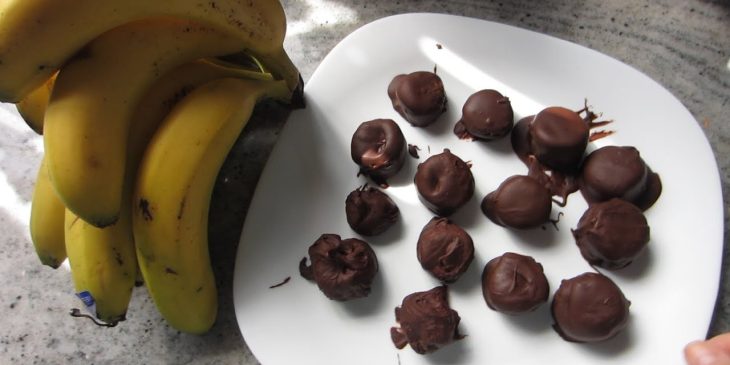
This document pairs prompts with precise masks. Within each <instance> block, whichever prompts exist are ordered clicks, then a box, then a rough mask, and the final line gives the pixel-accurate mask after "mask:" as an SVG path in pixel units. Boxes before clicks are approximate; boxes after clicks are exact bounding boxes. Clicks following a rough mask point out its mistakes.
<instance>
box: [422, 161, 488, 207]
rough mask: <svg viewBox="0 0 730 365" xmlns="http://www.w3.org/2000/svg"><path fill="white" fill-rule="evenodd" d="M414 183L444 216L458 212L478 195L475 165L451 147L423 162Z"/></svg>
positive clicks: (424, 201)
mask: <svg viewBox="0 0 730 365" xmlns="http://www.w3.org/2000/svg"><path fill="white" fill-rule="evenodd" d="M414 182H415V184H416V190H418V197H419V198H420V199H421V202H422V203H423V204H424V205H425V206H426V207H427V208H428V209H430V210H431V211H432V212H434V213H436V214H437V215H439V216H442V217H446V216H449V215H451V214H452V213H454V212H455V211H456V210H457V209H459V208H460V207H461V206H463V205H464V204H466V202H467V201H468V200H469V199H470V198H471V197H472V195H474V176H473V175H472V173H471V168H470V167H469V165H467V164H466V162H464V161H462V160H461V159H460V158H459V157H457V156H456V155H454V154H452V153H451V151H449V150H448V149H444V152H442V153H439V154H437V155H433V156H431V157H429V158H428V159H427V160H426V161H424V162H423V163H421V164H419V165H418V169H417V170H416V177H415V178H414Z"/></svg>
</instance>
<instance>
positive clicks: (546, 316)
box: [502, 301, 557, 335]
mask: <svg viewBox="0 0 730 365" xmlns="http://www.w3.org/2000/svg"><path fill="white" fill-rule="evenodd" d="M502 316H503V318H504V320H505V321H507V322H509V323H510V324H512V326H513V327H515V328H516V329H518V330H520V331H522V332H529V333H530V334H538V333H542V332H545V331H549V330H551V328H552V323H553V317H552V315H551V314H550V302H549V301H548V302H547V303H544V304H542V305H541V306H540V307H539V308H537V309H535V310H534V311H532V312H529V313H523V314H520V315H509V314H502ZM556 335H557V333H556Z"/></svg>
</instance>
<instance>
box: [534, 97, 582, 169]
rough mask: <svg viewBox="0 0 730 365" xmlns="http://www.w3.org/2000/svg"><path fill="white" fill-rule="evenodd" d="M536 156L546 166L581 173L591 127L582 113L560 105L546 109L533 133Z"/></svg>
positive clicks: (541, 113)
mask: <svg viewBox="0 0 730 365" xmlns="http://www.w3.org/2000/svg"><path fill="white" fill-rule="evenodd" d="M529 133H530V135H529V138H530V148H531V151H532V154H534V155H535V157H536V158H537V160H538V161H540V163H542V164H543V165H545V166H547V167H549V168H552V169H555V170H558V171H564V172H571V171H576V170H578V167H579V166H580V161H581V159H583V154H584V153H585V149H586V146H587V145H588V135H589V130H588V125H587V123H586V122H585V121H584V120H583V119H581V117H580V116H579V115H578V113H576V112H574V111H572V110H570V109H566V108H563V107H559V106H553V107H549V108H545V109H543V110H542V111H540V112H539V113H537V115H535V118H534V119H533V120H532V123H530V130H529Z"/></svg>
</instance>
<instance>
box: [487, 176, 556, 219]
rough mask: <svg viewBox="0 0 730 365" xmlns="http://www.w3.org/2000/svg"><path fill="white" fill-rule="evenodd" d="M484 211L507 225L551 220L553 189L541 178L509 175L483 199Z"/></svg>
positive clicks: (489, 216)
mask: <svg viewBox="0 0 730 365" xmlns="http://www.w3.org/2000/svg"><path fill="white" fill-rule="evenodd" d="M481 208H482V212H483V213H484V215H486V216H487V218H489V219H490V220H491V221H492V222H494V223H496V224H499V225H500V226H503V227H510V228H515V229H527V228H534V227H537V226H539V225H541V224H543V223H545V222H547V221H548V220H549V219H550V211H551V210H552V198H551V195H550V191H549V190H548V189H547V188H545V186H543V185H541V184H540V183H539V182H538V181H537V180H535V179H533V178H531V177H529V176H522V175H513V176H510V177H508V178H507V179H506V180H505V181H504V182H502V184H500V185H499V187H498V188H497V190H495V191H493V192H491V193H489V194H487V196H485V197H484V199H483V200H482V205H481Z"/></svg>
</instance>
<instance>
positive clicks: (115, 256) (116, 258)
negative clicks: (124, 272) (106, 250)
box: [112, 248, 124, 266]
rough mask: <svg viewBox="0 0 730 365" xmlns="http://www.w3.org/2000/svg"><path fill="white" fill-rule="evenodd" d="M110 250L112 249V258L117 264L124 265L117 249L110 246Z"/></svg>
mask: <svg viewBox="0 0 730 365" xmlns="http://www.w3.org/2000/svg"><path fill="white" fill-rule="evenodd" d="M112 251H114V260H116V261H117V264H118V265H119V266H124V260H122V254H121V253H119V250H117V249H116V248H112Z"/></svg>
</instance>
